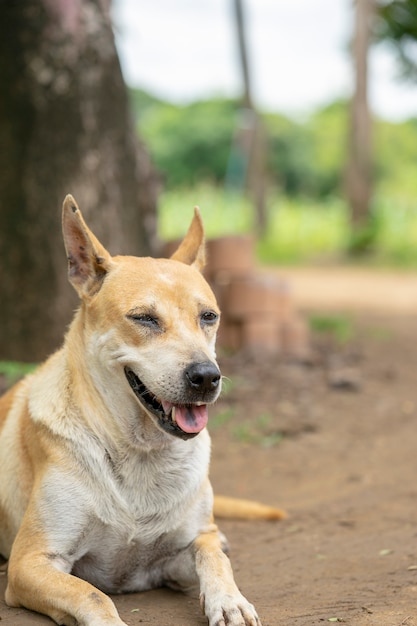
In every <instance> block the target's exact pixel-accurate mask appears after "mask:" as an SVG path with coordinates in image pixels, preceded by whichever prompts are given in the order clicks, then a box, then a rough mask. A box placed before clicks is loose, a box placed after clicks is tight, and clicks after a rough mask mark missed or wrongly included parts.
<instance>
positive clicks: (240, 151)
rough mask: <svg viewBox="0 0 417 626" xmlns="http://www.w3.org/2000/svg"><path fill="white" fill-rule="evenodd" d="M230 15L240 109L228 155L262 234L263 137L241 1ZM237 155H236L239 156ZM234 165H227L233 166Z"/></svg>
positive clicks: (264, 200)
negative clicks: (238, 72)
mask: <svg viewBox="0 0 417 626" xmlns="http://www.w3.org/2000/svg"><path fill="white" fill-rule="evenodd" d="M233 9H234V18H235V25H236V33H237V40H238V50H239V63H240V68H241V72H242V81H243V98H242V105H243V108H244V110H243V112H242V114H241V116H240V121H241V123H240V124H239V125H238V127H237V129H236V132H235V137H234V142H233V146H232V151H231V158H232V159H233V158H234V159H235V162H236V159H238V160H240V161H242V162H243V165H244V167H243V168H242V174H243V177H244V182H245V183H246V185H247V187H248V190H249V193H250V195H251V197H252V199H253V202H254V206H255V217H256V220H255V224H256V229H257V232H258V234H260V235H263V234H265V231H266V226H267V223H266V222H267V215H266V199H265V192H266V189H265V182H266V179H265V166H266V138H265V128H264V126H263V124H262V119H261V117H260V116H259V114H258V112H257V111H256V109H255V106H254V103H253V99H252V87H251V80H250V72H249V59H248V54H249V52H248V45H247V41H246V31H245V11H244V4H243V0H233ZM239 157H240V158H239ZM233 166H234V164H233V163H232V164H231V167H232V168H233Z"/></svg>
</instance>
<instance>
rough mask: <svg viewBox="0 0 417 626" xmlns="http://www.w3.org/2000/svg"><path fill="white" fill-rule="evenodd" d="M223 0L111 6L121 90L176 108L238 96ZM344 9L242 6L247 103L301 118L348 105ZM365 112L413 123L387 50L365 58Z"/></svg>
mask: <svg viewBox="0 0 417 626" xmlns="http://www.w3.org/2000/svg"><path fill="white" fill-rule="evenodd" d="M232 6H233V4H232V0H113V20H114V24H115V32H116V43H117V47H118V51H119V57H120V61H121V64H122V69H123V73H124V75H125V79H126V81H127V83H128V84H129V85H131V86H137V87H141V88H143V89H146V90H148V91H150V92H151V93H153V94H154V95H156V96H159V97H161V98H164V99H167V100H170V101H172V102H177V103H187V102H191V101H193V100H198V99H202V98H207V97H212V96H237V95H239V94H240V93H241V90H242V81H241V76H240V68H239V63H238V53H237V37H236V32H235V27H234V22H233V19H232V18H233V11H232ZM352 7H353V1H352V0H244V9H245V16H246V32H247V41H248V48H249V54H250V72H251V83H252V92H253V99H254V101H255V103H256V105H257V106H258V107H259V108H260V109H262V110H266V111H273V112H280V113H284V114H287V115H289V116H291V117H295V118H296V117H302V116H307V115H309V114H310V113H311V112H313V111H314V110H316V109H317V108H319V107H321V106H324V105H326V104H328V103H330V102H332V101H333V100H335V99H337V98H343V97H345V98H346V97H349V95H350V94H351V92H352V83H353V73H352V67H351V62H350V56H349V42H350V39H351V35H352V29H353V8H352ZM369 99H370V105H371V108H372V110H373V112H374V113H375V114H376V115H378V116H380V117H383V118H385V119H390V120H393V121H400V120H402V119H406V118H407V117H411V116H417V83H416V85H414V86H413V85H412V84H409V83H404V82H401V81H399V80H398V66H397V65H396V62H395V57H394V55H393V54H392V53H391V51H390V49H389V47H388V46H386V45H385V46H381V45H379V46H375V47H374V48H373V50H372V52H371V55H370V80H369Z"/></svg>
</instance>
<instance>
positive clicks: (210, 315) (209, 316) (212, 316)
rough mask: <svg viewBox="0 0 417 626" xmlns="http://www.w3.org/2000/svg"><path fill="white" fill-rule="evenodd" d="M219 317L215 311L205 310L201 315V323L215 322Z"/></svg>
mask: <svg viewBox="0 0 417 626" xmlns="http://www.w3.org/2000/svg"><path fill="white" fill-rule="evenodd" d="M218 317H219V316H218V315H217V313H215V312H214V311H204V312H203V313H202V314H201V316H200V320H201V324H202V325H205V324H215V323H216V322H217V318H218Z"/></svg>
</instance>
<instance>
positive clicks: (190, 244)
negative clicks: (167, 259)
mask: <svg viewBox="0 0 417 626" xmlns="http://www.w3.org/2000/svg"><path fill="white" fill-rule="evenodd" d="M171 259H173V260H174V261H181V263H186V264H187V265H192V266H193V267H195V268H196V269H197V270H199V271H201V270H202V269H203V267H204V265H205V262H206V248H205V241H204V226H203V220H202V219H201V214H200V209H199V208H198V207H197V206H196V207H194V217H193V221H192V222H191V224H190V227H189V229H188V231H187V234H186V235H185V237H184V239H183V240H182V242H181V244H180V246H179V248H178V249H177V251H176V252H174V254H173V255H172V256H171Z"/></svg>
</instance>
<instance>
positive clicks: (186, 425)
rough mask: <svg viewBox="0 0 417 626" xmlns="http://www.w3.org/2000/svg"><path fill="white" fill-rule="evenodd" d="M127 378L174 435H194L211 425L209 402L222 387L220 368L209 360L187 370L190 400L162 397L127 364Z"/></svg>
mask: <svg viewBox="0 0 417 626" xmlns="http://www.w3.org/2000/svg"><path fill="white" fill-rule="evenodd" d="M124 371H125V375H126V378H127V381H128V383H129V385H130V387H131V389H132V390H133V392H134V394H135V395H136V397H137V399H138V400H139V402H140V403H141V405H142V406H143V407H144V408H145V409H146V410H147V411H148V412H149V413H151V414H152V415H153V416H154V417H156V418H157V421H158V424H159V426H160V427H161V428H162V429H163V430H164V431H165V432H167V433H169V434H170V435H174V436H175V437H180V438H181V439H191V438H192V437H195V436H196V435H198V433H200V432H201V431H202V430H203V429H204V428H205V427H206V425H207V421H208V410H207V403H210V402H213V401H214V400H215V399H216V397H217V394H218V390H219V387H220V381H221V374H220V371H219V369H218V368H217V367H216V365H214V363H211V362H209V361H207V362H202V363H193V364H191V365H190V366H189V367H187V368H186V370H185V371H184V383H185V388H186V392H185V395H186V396H187V400H189V402H184V403H183V404H180V403H178V404H174V403H171V402H168V401H166V400H159V399H158V398H157V397H156V396H155V394H153V393H152V392H151V391H150V390H149V389H148V388H147V387H146V385H144V383H143V382H142V381H141V380H140V378H139V377H138V376H137V375H136V374H135V372H134V371H133V370H131V369H130V368H129V367H125V370H124Z"/></svg>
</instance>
